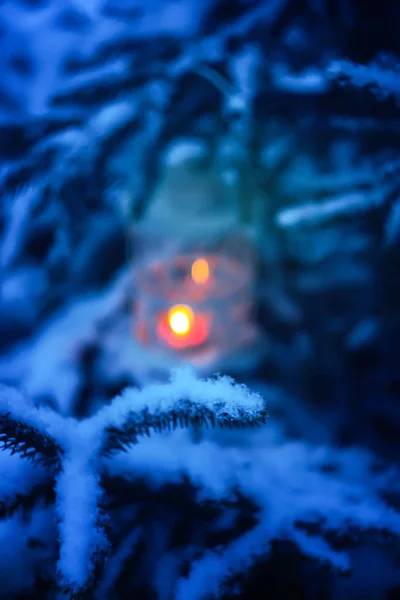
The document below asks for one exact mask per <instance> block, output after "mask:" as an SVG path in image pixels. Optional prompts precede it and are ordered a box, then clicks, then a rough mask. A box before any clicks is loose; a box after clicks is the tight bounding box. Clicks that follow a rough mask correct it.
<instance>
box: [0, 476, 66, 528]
mask: <svg viewBox="0 0 400 600" xmlns="http://www.w3.org/2000/svg"><path fill="white" fill-rule="evenodd" d="M54 501H55V491H54V482H53V481H52V480H49V481H45V482H41V483H39V484H37V485H35V486H34V487H33V488H32V489H31V490H30V491H29V493H27V494H17V495H16V496H14V497H13V498H10V499H9V500H8V499H7V500H0V520H2V519H9V518H10V517H12V516H13V515H14V514H15V513H16V512H17V511H18V510H21V511H22V512H23V513H25V514H29V513H31V512H32V510H33V509H34V508H35V507H36V506H37V505H38V504H39V503H40V502H41V503H42V504H43V505H44V506H50V505H51V504H53V503H54Z"/></svg>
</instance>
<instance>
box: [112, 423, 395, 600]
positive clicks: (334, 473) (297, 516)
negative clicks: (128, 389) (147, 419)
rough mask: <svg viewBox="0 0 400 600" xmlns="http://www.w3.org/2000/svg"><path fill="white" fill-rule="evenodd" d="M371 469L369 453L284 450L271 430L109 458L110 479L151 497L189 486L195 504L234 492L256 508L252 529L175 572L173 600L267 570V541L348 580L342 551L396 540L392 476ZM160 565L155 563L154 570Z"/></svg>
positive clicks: (195, 598) (292, 446)
mask: <svg viewBox="0 0 400 600" xmlns="http://www.w3.org/2000/svg"><path fill="white" fill-rule="evenodd" d="M373 463H374V461H373V458H372V457H371V456H370V455H369V454H368V453H366V452H362V451H359V450H356V449H354V450H345V451H340V450H337V449H333V448H329V447H318V446H317V447H315V446H313V445H311V444H307V443H305V442H304V441H295V442H288V441H287V440H285V439H284V438H283V437H282V436H281V434H280V433H279V432H277V430H276V428H274V429H272V428H268V429H267V430H265V431H263V432H262V439H261V435H260V436H259V437H258V441H256V440H255V443H253V444H248V445H247V446H245V447H241V448H237V447H229V446H225V447H221V446H218V445H217V444H216V443H213V442H212V440H210V439H207V440H203V441H202V442H201V443H199V444H196V445H195V446H192V445H191V442H190V440H189V439H188V436H187V435H186V433H185V432H181V433H180V435H179V436H177V437H175V438H169V439H168V445H167V446H165V447H164V446H163V448H162V449H161V448H160V441H158V440H156V441H155V444H152V443H151V442H150V440H144V441H143V444H142V447H141V452H140V453H137V452H135V451H134V449H133V450H132V451H131V452H127V453H120V454H119V455H118V456H116V457H113V458H111V459H109V461H108V472H109V474H110V475H111V476H114V477H122V478H124V479H125V481H127V482H133V481H135V480H137V479H140V478H145V479H146V480H148V482H149V484H151V485H152V487H153V489H157V488H161V487H162V486H164V485H166V484H167V483H171V482H173V483H178V482H179V481H185V480H189V481H190V482H191V483H192V484H193V485H194V487H195V489H197V490H198V495H197V498H198V500H199V502H201V501H203V502H204V501H210V500H211V501H212V500H216V501H218V502H220V503H221V504H223V503H224V502H231V501H232V499H234V498H235V496H236V495H237V494H238V493H239V494H240V495H241V497H244V498H248V499H250V500H251V502H252V503H253V504H255V509H256V511H257V512H256V515H257V517H256V522H255V523H254V524H252V525H250V527H249V528H248V529H247V530H246V531H244V532H243V533H241V534H239V535H237V534H236V539H233V540H232V541H231V542H230V543H229V544H224V545H223V546H218V547H217V548H214V549H210V548H208V549H207V548H201V549H198V548H195V549H194V551H193V552H191V553H190V554H189V555H188V554H186V556H185V557H184V559H182V564H180V563H179V564H178V568H177V571H178V572H179V570H180V567H182V569H183V568H184V571H185V572H186V573H187V572H188V571H189V572H188V574H187V575H186V576H182V577H181V578H180V579H179V580H178V582H176V587H175V588H174V590H172V591H171V597H174V598H177V599H178V598H179V599H184V598H191V599H192V600H200V599H202V600H204V599H205V598H215V597H219V595H220V594H221V595H222V594H223V592H224V591H225V590H226V587H227V586H229V584H230V581H231V580H232V579H233V578H235V577H236V576H246V572H247V571H248V569H250V568H251V566H252V565H253V564H254V563H256V562H257V561H264V560H265V559H266V557H267V556H268V554H269V551H270V547H271V543H272V541H274V540H277V539H285V540H288V541H291V542H292V543H294V544H295V545H296V547H297V548H298V549H299V550H300V552H301V553H302V554H303V555H305V556H309V557H311V558H313V559H316V560H318V561H320V562H322V563H327V564H330V565H332V566H333V567H334V568H335V569H338V570H339V571H349V570H350V569H351V558H350V556H351V555H350V553H349V551H350V550H351V548H352V547H354V546H356V545H357V543H358V542H359V541H360V539H361V540H362V536H363V532H367V533H368V532H371V531H376V532H391V533H392V534H394V535H397V534H398V532H399V531H400V515H399V513H398V512H396V510H395V509H394V508H393V507H391V506H390V505H389V504H388V503H387V502H386V501H385V494H386V492H387V490H391V492H392V494H393V493H395V492H396V490H397V493H398V492H399V491H400V490H399V486H398V471H397V470H393V471H390V470H388V471H387V472H385V471H382V472H381V473H379V474H377V473H374V472H373ZM367 537H368V536H367ZM344 538H347V544H345V543H344V541H343V540H344ZM337 542H339V543H337ZM162 559H165V556H163V557H161V556H159V555H155V556H153V562H154V564H156V563H157V562H158V561H159V560H162ZM178 560H179V559H178V558H176V559H174V562H176V561H178ZM188 567H189V569H188Z"/></svg>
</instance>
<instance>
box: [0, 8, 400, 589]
mask: <svg viewBox="0 0 400 600" xmlns="http://www.w3.org/2000/svg"><path fill="white" fill-rule="evenodd" d="M399 25H400V4H399V3H398V2H397V1H396V0H385V2H382V3H366V2H363V1H362V0H202V1H199V0H158V1H157V0H154V1H152V2H143V1H142V0H85V1H83V0H81V1H79V0H1V1H0V49H1V51H0V73H1V80H0V381H1V382H3V383H8V384H11V385H16V386H17V387H19V388H22V389H24V390H25V391H26V392H27V393H28V394H29V396H30V397H32V398H33V399H34V401H35V402H36V403H40V404H48V405H50V406H53V407H55V408H56V409H57V410H59V411H60V412H62V413H63V414H66V415H67V414H72V415H74V416H77V417H83V416H85V415H88V414H91V413H92V412H93V411H94V410H96V408H97V407H99V406H101V405H102V404H104V403H107V402H109V401H110V400H111V399H112V398H113V397H114V396H115V395H116V394H118V393H119V392H120V391H121V390H122V389H123V388H124V387H126V386H127V385H143V384H144V383H146V382H147V381H149V380H150V381H151V380H155V379H163V378H164V377H165V373H166V372H168V370H169V368H170V367H171V366H174V365H176V364H183V363H186V362H190V363H192V364H194V365H195V367H196V368H198V369H199V372H200V373H202V374H210V373H213V372H215V371H221V372H224V373H228V374H231V375H233V376H235V377H236V378H237V379H238V380H239V381H242V382H246V383H248V384H249V385H250V386H252V387H254V388H255V389H259V390H270V389H272V388H273V389H274V390H275V391H277V392H279V393H277V394H274V396H273V398H274V399H273V400H272V399H271V402H270V404H269V406H268V409H269V413H270V415H271V419H273V420H274V422H279V423H281V425H282V427H283V429H284V431H285V435H286V436H287V438H288V439H304V440H309V441H311V442H318V443H332V444H335V445H337V446H340V447H348V446H352V445H355V444H357V445H361V446H364V447H365V448H368V449H370V450H372V451H373V453H374V454H375V455H376V456H377V457H379V458H382V459H383V458H384V459H385V460H389V461H391V462H397V461H398V458H399V455H400V453H399V448H400V435H399V432H400V404H399V397H400V362H399V360H400V346H399V337H400V284H399V267H400V195H399V193H400V180H399V173H400V157H399V148H400V107H399V102H400V61H399V57H398V54H399V48H400V27H399ZM204 257H205V258H206V259H207V260H208V266H209V267H210V269H211V271H210V273H209V275H210V277H212V278H213V280H212V285H211V284H210V285H211V287H210V288H207V290H206V291H205V292H204V294H203V295H201V294H200V296H198V295H196V294H197V291H198V288H196V290H197V291H196V293H195V292H193V290H192V291H189V292H188V291H185V293H183V294H182V299H181V298H180V296H179V293H177V294H176V293H175V295H173V294H172V292H171V290H172V291H174V290H175V292H176V290H177V288H176V286H177V285H179V281H181V280H179V277H182V273H181V274H180V275H179V273H178V275H177V274H176V273H175V271H174V269H175V266H176V264H177V263H179V265H181V263H182V260H183V262H184V263H185V265H186V266H185V268H186V270H187V273H186V275H187V274H188V273H190V268H191V267H192V266H193V263H194V261H195V260H196V259H199V258H204ZM221 257H228V259H227V260H228V263H229V264H228V263H224V265H225V266H224V265H222V267H221V263H220V262H219V261H220V258H221ZM185 261H186V262H185ZM215 261H216V262H215ZM156 265H158V266H157V269H158V271H157V270H156V272H155V273H156V274H155V275H154V272H153V271H152V269H154V268H156ZM174 265H175V266H174ZM215 265H217V266H215ZM218 265H219V266H218ZM229 265H230V266H229ZM232 265H233V266H232ZM214 266H215V269H214ZM213 269H214V270H213ZM232 269H233V270H232ZM178 270H179V269H178ZM185 272H186V271H185ZM152 273H153V275H152ZM191 273H192V278H193V271H192V272H191ZM149 277H150V279H151V277H153V279H151V282H150V283H151V285H150V284H149V281H148V279H149ZM176 277H178V279H176ZM201 277H202V276H200V278H201ZM146 278H147V279H146ZM177 282H178V283H177ZM236 284H237V286H239V288H240V290H241V292H240V293H243V294H244V296H245V299H244V300H243V297H242V296H240V297H237V296H235V295H234V294H233V292H231V290H232V289H233V288H235V285H236ZM149 286H150V287H149ZM151 286H153V287H151ZM218 286H220V288H218ZM230 286H233V288H232V287H230ZM179 289H180V288H179ZM218 289H221V290H222V292H221V294H219V292H218ZM235 289H236V288H235ZM178 292H179V290H178ZM170 293H171V294H172V296H171V295H170ZM193 294H194V295H193ZM192 300H193V302H194V304H193V306H195V308H193V306H192V305H191V302H192ZM182 304H183V305H184V306H188V305H190V306H192V308H193V310H194V313H193V314H194V317H193V314H192V313H191V316H190V318H192V317H193V318H197V315H198V313H201V314H203V312H204V311H206V312H207V311H208V312H207V314H211V315H212V316H211V317H210V320H207V333H206V337H205V341H204V339H203V338H202V339H201V342H199V344H197V342H195V343H194V344H192V343H191V342H190V340H189V342H188V344H186V343H184V344H183V346H182V347H180V348H178V350H177V349H176V347H174V344H170V343H169V342H168V339H169V338H166V337H165V335H166V334H165V335H164V334H163V335H161V334H160V330H159V329H157V327H158V324H159V322H161V321H162V319H164V318H166V317H165V315H170V313H169V312H168V311H170V310H171V308H173V307H174V306H181V305H182ZM143 307H144V308H143ZM141 311H142V312H141ZM143 311H144V312H143ZM202 311H203V312H202ZM232 311H233V312H232ZM235 311H236V312H235ZM204 314H205V313H204ZM227 315H228V316H227ZM168 319H169V317H168V318H167V321H165V323H166V327H167V329H168V327H170V328H171V321H170V320H169V321H168ZM189 320H190V319H189ZM163 322H164V321H163ZM193 323H194V321H193V322H191V324H193ZM139 330H140V331H139ZM143 331H144V333H143ZM168 331H169V329H168ZM249 331H250V333H249ZM175 333H176V332H175ZM160 335H161V337H160ZM168 335H169V334H168ZM171 335H172V334H171ZM176 335H178V337H179V336H181V335H182V332H178V333H176ZM184 335H187V332H186V331H185V332H184ZM146 336H147V337H146ZM163 336H164V337H163ZM185 339H186V338H185ZM196 339H197V338H196ZM199 339H200V338H199ZM166 340H167V342H166ZM210 340H212V344H211V342H210ZM209 342H210V344H211V345H210V344H209ZM207 344H209V346H207ZM171 346H173V347H171ZM197 346H198V347H197ZM211 346H212V348H211ZM210 348H211V349H210ZM393 598H394V596H393Z"/></svg>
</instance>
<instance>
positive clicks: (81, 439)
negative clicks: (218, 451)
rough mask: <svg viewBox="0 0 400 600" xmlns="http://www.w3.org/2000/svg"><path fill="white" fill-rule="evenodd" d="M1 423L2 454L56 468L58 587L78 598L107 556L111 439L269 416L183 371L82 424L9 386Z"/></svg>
mask: <svg viewBox="0 0 400 600" xmlns="http://www.w3.org/2000/svg"><path fill="white" fill-rule="evenodd" d="M0 418H1V419H2V420H1V423H2V425H3V430H2V435H3V439H4V447H5V449H11V450H12V451H14V452H15V451H17V450H18V449H19V450H20V452H21V455H22V456H25V457H29V456H30V448H31V447H33V448H34V450H33V451H34V452H36V453H37V454H41V455H43V456H45V457H46V461H42V462H45V464H46V466H49V465H50V464H52V463H54V465H55V466H57V467H58V469H57V470H58V471H59V473H58V474H57V477H56V486H55V493H56V507H57V513H58V518H59V535H60V556H59V562H58V570H59V581H60V583H61V584H62V585H63V586H64V588H65V589H66V590H68V592H69V593H70V594H72V595H74V594H79V593H81V592H88V591H90V590H91V588H92V586H93V584H94V583H95V581H96V578H97V576H98V569H99V565H101V563H102V561H103V560H104V558H105V556H106V553H107V549H108V545H107V538H106V533H105V525H106V522H105V518H104V515H103V514H102V512H101V509H100V505H101V498H102V495H103V490H102V487H101V476H102V472H103V469H104V466H105V465H104V461H103V459H102V457H101V454H102V451H103V450H104V446H105V443H106V442H107V440H110V439H111V440H113V441H114V449H115V446H116V447H123V446H124V443H127V442H130V443H131V442H132V441H134V440H136V436H137V435H140V434H142V433H144V432H146V431H147V430H154V431H161V430H163V429H164V428H165V427H168V426H174V425H175V426H176V425H179V424H181V425H186V424H189V423H196V424H198V425H201V424H211V425H218V424H219V425H221V426H226V425H231V426H235V427H238V426H241V425H252V424H256V423H258V422H261V421H265V409H264V402H263V400H262V398H261V396H259V395H258V394H256V393H252V392H250V391H249V390H247V388H246V387H245V386H242V385H237V384H235V383H234V382H233V381H232V380H231V379H230V378H228V377H220V378H218V379H210V380H206V381H201V380H199V379H197V377H196V376H195V374H194V372H193V371H192V370H190V369H184V370H182V371H176V372H175V373H173V375H172V377H171V381H170V382H169V383H168V384H164V385H149V386H147V387H146V388H144V389H143V390H140V391H139V390H130V389H128V390H126V391H125V392H124V393H123V394H122V395H121V396H120V397H118V398H116V399H115V400H114V401H113V402H112V403H111V405H110V406H107V407H104V408H103V409H101V410H100V411H99V412H98V413H97V415H94V416H93V417H91V418H88V419H86V420H83V421H77V420H76V419H72V418H66V417H62V416H61V415H59V414H57V413H55V412H54V411H52V410H51V409H48V408H36V407H34V406H33V405H32V404H31V403H30V402H29V401H28V400H27V399H25V398H24V397H23V396H22V395H21V394H19V393H18V392H16V391H15V390H12V389H10V388H6V387H4V388H2V390H1V394H0ZM124 436H125V437H124ZM120 438H121V439H122V442H124V443H122V442H121V439H120ZM126 438H128V439H126ZM111 446H112V444H111ZM33 451H32V452H33ZM4 512H5V513H6V512H7V511H6V509H4Z"/></svg>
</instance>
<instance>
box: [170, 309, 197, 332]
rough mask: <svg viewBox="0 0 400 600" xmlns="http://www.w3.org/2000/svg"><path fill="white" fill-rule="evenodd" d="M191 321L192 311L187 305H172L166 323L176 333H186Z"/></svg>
mask: <svg viewBox="0 0 400 600" xmlns="http://www.w3.org/2000/svg"><path fill="white" fill-rule="evenodd" d="M192 321H193V311H192V310H191V309H190V308H189V307H188V306H184V305H181V306H174V307H173V308H171V310H170V311H169V313H168V323H169V326H170V327H171V329H172V331H173V332H174V333H175V334H176V335H186V334H187V333H188V332H189V330H190V327H191V325H192Z"/></svg>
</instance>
